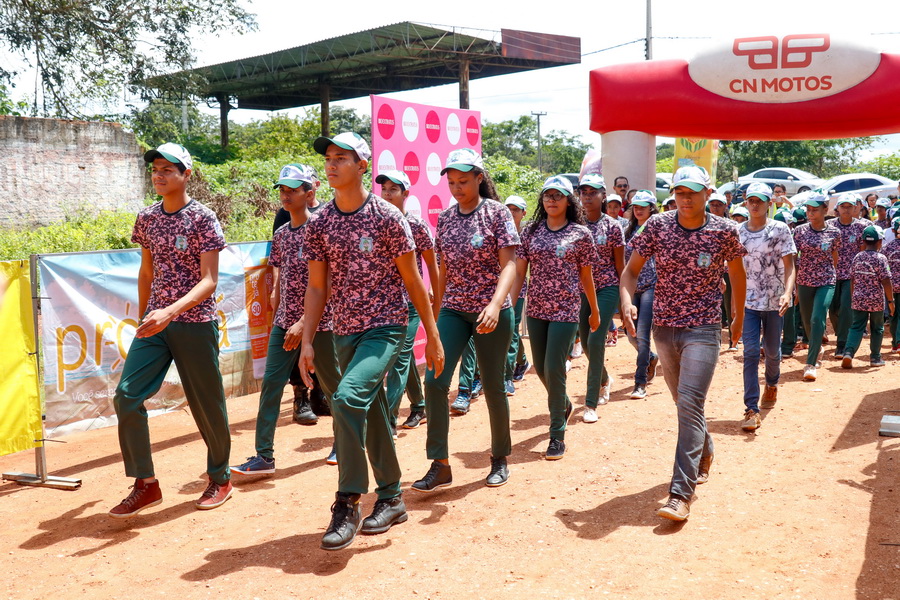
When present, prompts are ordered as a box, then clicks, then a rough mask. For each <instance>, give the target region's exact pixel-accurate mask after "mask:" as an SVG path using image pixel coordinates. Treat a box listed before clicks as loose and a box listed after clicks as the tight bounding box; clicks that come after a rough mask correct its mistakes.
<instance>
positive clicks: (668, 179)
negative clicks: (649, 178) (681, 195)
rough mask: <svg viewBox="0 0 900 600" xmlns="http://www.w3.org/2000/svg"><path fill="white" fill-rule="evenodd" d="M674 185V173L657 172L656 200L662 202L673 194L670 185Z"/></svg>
mask: <svg viewBox="0 0 900 600" xmlns="http://www.w3.org/2000/svg"><path fill="white" fill-rule="evenodd" d="M671 185H672V174H671V173H657V174H656V200H657V202H662V201H663V200H665V199H666V198H668V197H669V196H671V195H672V192H670V191H669V187H670V186H671Z"/></svg>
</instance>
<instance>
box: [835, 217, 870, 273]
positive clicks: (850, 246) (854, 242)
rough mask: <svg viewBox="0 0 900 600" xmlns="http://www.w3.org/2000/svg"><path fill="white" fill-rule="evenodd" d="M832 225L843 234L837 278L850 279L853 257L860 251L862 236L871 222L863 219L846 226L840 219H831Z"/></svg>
mask: <svg viewBox="0 0 900 600" xmlns="http://www.w3.org/2000/svg"><path fill="white" fill-rule="evenodd" d="M830 223H831V225H833V226H834V227H835V228H836V229H837V230H838V231H839V232H840V233H841V245H840V247H839V248H838V264H837V278H838V279H850V264H851V263H852V262H853V257H854V256H856V255H857V254H858V253H859V251H860V247H859V244H860V242H861V241H862V234H863V231H864V230H865V228H866V227H868V226H869V222H868V221H863V220H862V219H853V221H851V222H850V224H849V225H844V224H842V223H841V221H840V219H831V221H830Z"/></svg>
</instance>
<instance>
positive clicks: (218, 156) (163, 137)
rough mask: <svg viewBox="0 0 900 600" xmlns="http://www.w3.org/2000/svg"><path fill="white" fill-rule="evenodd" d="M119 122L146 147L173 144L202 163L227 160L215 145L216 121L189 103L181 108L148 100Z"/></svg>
mask: <svg viewBox="0 0 900 600" xmlns="http://www.w3.org/2000/svg"><path fill="white" fill-rule="evenodd" d="M185 117H186V119H185ZM185 120H186V121H187V129H185V127H184V125H185ZM122 122H123V124H124V125H125V126H126V127H128V128H129V129H131V130H132V131H133V132H134V135H135V136H136V137H137V138H138V141H139V142H140V143H142V144H144V145H145V146H147V147H148V148H156V147H157V146H159V145H160V144H164V143H166V142H176V143H178V144H181V145H182V146H184V147H185V148H187V149H188V150H189V151H190V152H191V155H192V156H193V157H194V158H196V159H197V160H200V161H202V162H205V163H219V162H222V161H224V160H225V159H226V158H227V155H226V153H225V152H224V151H223V150H222V147H221V145H220V143H219V120H218V119H217V118H216V117H214V116H213V115H208V114H205V113H202V112H200V111H199V110H198V109H197V107H196V106H194V105H192V104H188V105H187V106H184V107H183V106H181V105H177V104H172V103H168V102H163V101H161V100H152V101H150V103H149V104H148V105H147V106H146V107H144V108H142V109H138V108H136V107H134V106H132V107H131V112H130V113H128V114H126V115H123V117H122Z"/></svg>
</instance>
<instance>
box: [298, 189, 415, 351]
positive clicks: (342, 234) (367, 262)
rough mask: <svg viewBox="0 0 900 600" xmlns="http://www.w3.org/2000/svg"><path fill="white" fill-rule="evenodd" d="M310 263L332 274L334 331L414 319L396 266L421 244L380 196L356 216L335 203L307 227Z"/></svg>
mask: <svg viewBox="0 0 900 600" xmlns="http://www.w3.org/2000/svg"><path fill="white" fill-rule="evenodd" d="M306 227H307V231H306V241H305V243H304V248H303V250H304V252H305V253H306V258H307V260H310V261H314V260H315V261H322V262H327V263H328V266H329V270H330V272H331V300H332V302H333V306H332V310H333V325H334V332H335V333H336V334H338V335H350V334H353V333H360V332H363V331H368V330H370V329H374V328H376V327H384V326H389V325H400V326H405V325H406V324H407V322H408V320H409V316H408V314H409V313H408V308H407V302H406V296H405V293H404V289H405V286H404V284H403V279H402V278H401V277H400V272H399V271H398V270H397V266H396V264H395V263H394V259H396V258H397V257H398V256H401V255H403V254H406V253H407V252H412V251H413V250H414V249H415V243H414V242H413V239H412V233H411V232H410V231H409V224H408V222H407V221H406V219H405V218H404V216H403V213H401V212H400V211H399V210H397V209H396V208H395V207H394V206H392V205H391V204H390V203H389V202H387V201H385V200H383V199H381V198H379V197H378V196H376V195H374V194H371V193H370V194H369V197H368V198H367V199H366V201H365V203H363V205H362V206H361V207H360V208H358V209H357V210H355V211H354V212H352V213H345V212H342V211H341V210H340V209H338V208H337V205H336V203H335V202H334V201H332V202H329V203H327V204H325V206H323V207H322V208H321V209H319V210H318V211H317V212H316V216H315V218H314V219H310V221H309V223H307V225H306Z"/></svg>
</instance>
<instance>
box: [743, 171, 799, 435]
mask: <svg viewBox="0 0 900 600" xmlns="http://www.w3.org/2000/svg"><path fill="white" fill-rule="evenodd" d="M744 197H745V198H746V201H745V204H746V207H747V210H748V211H749V214H750V219H749V220H748V221H747V222H746V223H743V224H741V225H740V226H739V227H738V235H739V236H740V239H741V244H742V245H743V246H744V249H745V250H746V251H747V254H746V255H744V270H745V272H746V275H747V292H746V300H745V303H744V333H743V342H744V407H745V409H744V420H743V422H742V423H741V429H743V430H744V431H754V430H756V429H758V428H759V426H760V425H762V419H761V418H760V416H759V360H760V343H759V340H760V335H762V339H763V349H764V350H765V357H766V371H765V380H766V388H765V392H764V395H763V398H762V401H763V403H764V404H766V405H769V406H771V405H772V404H774V403H775V401H776V400H777V399H778V380H779V379H780V377H781V334H782V329H783V324H784V314H785V313H786V312H787V309H788V307H790V306H791V299H792V296H793V293H794V281H795V273H794V256H795V255H796V254H797V250H796V248H794V239H793V237H792V236H791V230H790V229H789V228H788V226H787V225H785V224H784V223H783V222H781V221H776V220H775V219H769V218H768V214H769V208H770V207H771V205H772V189H771V188H770V187H769V186H768V185H766V184H765V183H751V184H750V185H749V186H748V187H747V192H746V194H745V195H744ZM738 310H740V309H738Z"/></svg>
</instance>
